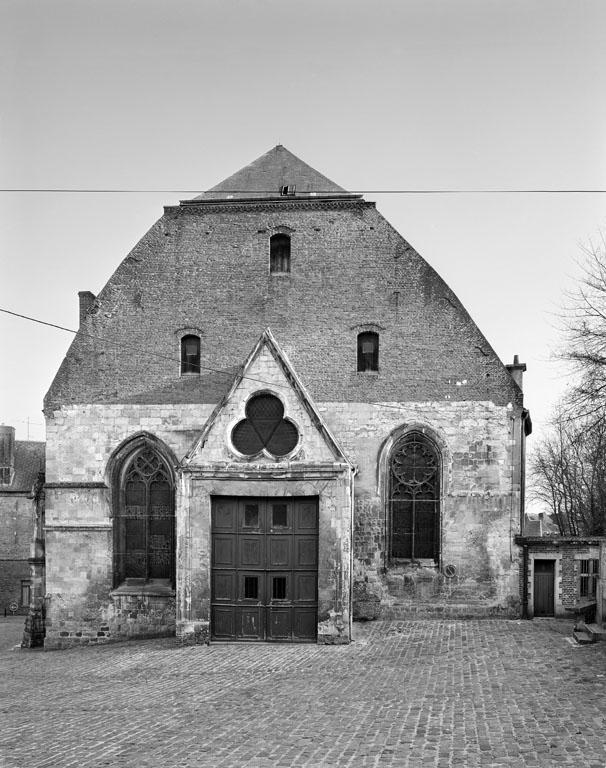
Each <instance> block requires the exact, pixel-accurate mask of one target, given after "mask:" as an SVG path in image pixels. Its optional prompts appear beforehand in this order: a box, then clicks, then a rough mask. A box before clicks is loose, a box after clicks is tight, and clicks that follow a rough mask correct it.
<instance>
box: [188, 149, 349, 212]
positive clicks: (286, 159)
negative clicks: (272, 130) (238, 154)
mask: <svg viewBox="0 0 606 768" xmlns="http://www.w3.org/2000/svg"><path fill="white" fill-rule="evenodd" d="M353 196H355V197H359V195H352V193H350V192H348V191H347V190H345V189H344V188H343V187H341V186H339V185H338V184H336V183H335V182H334V181H332V180H331V179H329V178H328V177H327V176H325V175H324V174H323V173H320V172H319V171H317V170H316V169H315V168H312V166H311V165H308V164H307V163H306V162H305V161H304V160H301V158H299V157H297V156H296V155H295V154H293V153H292V152H291V151H290V150H289V149H286V147H285V146H284V145H283V144H276V145H275V146H274V147H272V148H271V149H270V150H268V151H267V152H265V153H264V154H263V155H260V156H259V157H258V158H256V160H253V161H252V162H250V163H248V165H245V166H244V167H243V168H240V170H238V171H236V172H235V173H233V174H232V175H231V176H228V177H227V178H226V179H223V181H220V182H219V183H218V184H215V186H214V187H211V188H210V189H209V190H207V191H206V192H203V193H202V194H200V195H198V196H197V197H195V198H193V200H195V201H198V202H205V201H209V202H210V201H217V200H234V201H235V200H242V199H272V198H284V199H285V200H292V199H293V198H299V199H301V198H304V199H305V198H316V197H320V198H322V197H332V198H334V197H353ZM188 202H191V201H188Z"/></svg>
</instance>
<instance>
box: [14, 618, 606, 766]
mask: <svg viewBox="0 0 606 768" xmlns="http://www.w3.org/2000/svg"><path fill="white" fill-rule="evenodd" d="M354 627H355V638H356V642H354V643H352V644H351V645H349V646H332V647H330V646H315V645H299V646H293V645H246V644H222V645H211V646H209V647H206V646H195V647H181V646H179V645H177V644H176V643H175V640H173V639H164V640H146V641H141V642H138V643H122V644H117V645H109V646H99V647H89V648H78V649H74V650H69V651H57V652H53V653H45V652H43V651H39V650H34V651H28V650H2V651H1V652H0V670H1V675H0V756H1V758H2V760H0V765H2V767H3V768H22V767H25V766H27V768H38V767H42V766H49V767H51V766H52V768H69V767H70V766H78V768H92V767H94V768H101V766H110V767H111V768H114V767H116V766H117V767H118V768H124V767H125V766H133V767H134V766H137V768H147V767H149V768H151V767H153V768H165V767H166V768H190V767H191V768H194V766H195V767H196V768H200V767H204V766H213V768H215V767H216V768H228V767H229V768H232V767H234V766H235V767H239V766H252V767H253V768H276V767H277V768H282V767H284V768H286V767H290V766H297V767H298V766H356V768H357V767H358V766H397V767H398V768H400V767H404V766H411V768H417V767H420V768H424V767H425V766H436V767H437V768H442V766H444V768H446V766H463V767H467V766H567V765H580V766H583V768H604V766H606V695H605V694H606V643H604V642H602V643H598V644H595V645H590V646H577V645H575V644H573V643H572V642H571V638H570V633H571V624H570V623H569V622H558V621H553V620H535V621H532V622H531V621H525V622H522V621H501V620H494V621H493V620H490V621H489V620H485V621H447V620H438V621H385V622H373V623H369V624H356V625H354ZM0 636H2V632H1V631H0Z"/></svg>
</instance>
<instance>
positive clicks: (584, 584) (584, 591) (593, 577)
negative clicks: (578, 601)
mask: <svg viewBox="0 0 606 768" xmlns="http://www.w3.org/2000/svg"><path fill="white" fill-rule="evenodd" d="M599 575H600V561H599V560H595V559H591V560H581V561H580V572H579V597H586V598H588V599H591V598H593V599H595V596H596V587H597V583H598V576H599Z"/></svg>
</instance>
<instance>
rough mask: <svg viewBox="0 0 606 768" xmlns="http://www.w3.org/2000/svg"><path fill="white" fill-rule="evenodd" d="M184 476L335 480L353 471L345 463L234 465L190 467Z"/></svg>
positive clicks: (200, 478)
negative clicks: (295, 465)
mask: <svg viewBox="0 0 606 768" xmlns="http://www.w3.org/2000/svg"><path fill="white" fill-rule="evenodd" d="M182 471H183V473H184V474H187V475H189V476H190V477H191V478H192V479H193V480H228V481H229V480H236V481H237V480H278V481H281V480H287V481H288V480H333V479H335V478H337V477H340V476H342V475H343V474H344V473H346V472H350V471H351V466H350V465H349V464H345V463H335V464H319V465H315V466H309V465H306V466H301V467H292V466H290V467H279V466H263V465H259V464H255V465H252V466H247V465H244V464H234V465H230V466H228V467H226V466H224V465H223V466H216V465H201V466H195V465H193V466H192V465H189V466H187V467H182Z"/></svg>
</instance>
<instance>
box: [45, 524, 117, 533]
mask: <svg viewBox="0 0 606 768" xmlns="http://www.w3.org/2000/svg"><path fill="white" fill-rule="evenodd" d="M113 527H114V526H113V523H111V522H110V523H48V524H47V525H45V526H44V531H45V532H48V531H111V530H112V528H113Z"/></svg>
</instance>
